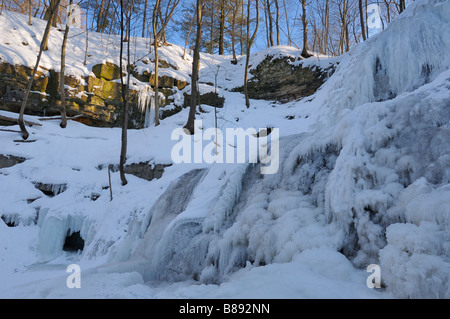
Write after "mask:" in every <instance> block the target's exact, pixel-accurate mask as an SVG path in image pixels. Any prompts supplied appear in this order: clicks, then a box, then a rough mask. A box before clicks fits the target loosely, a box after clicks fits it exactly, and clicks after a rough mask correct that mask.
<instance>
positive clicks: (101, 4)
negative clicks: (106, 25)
mask: <svg viewBox="0 0 450 319" xmlns="http://www.w3.org/2000/svg"><path fill="white" fill-rule="evenodd" d="M104 5H105V0H102V2H101V3H100V12H99V13H98V17H97V32H100V30H101V26H102V17H103V7H104Z"/></svg>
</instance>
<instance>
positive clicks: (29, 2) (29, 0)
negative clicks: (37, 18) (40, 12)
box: [28, 0, 33, 25]
mask: <svg viewBox="0 0 450 319" xmlns="http://www.w3.org/2000/svg"><path fill="white" fill-rule="evenodd" d="M28 7H29V12H28V25H32V23H31V11H33V6H32V3H31V0H28Z"/></svg>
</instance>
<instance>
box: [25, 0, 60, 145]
mask: <svg viewBox="0 0 450 319" xmlns="http://www.w3.org/2000/svg"><path fill="white" fill-rule="evenodd" d="M59 2H60V0H56V3H55V6H54V7H58V5H59ZM54 13H55V11H54V10H52V11H51V12H50V16H49V19H48V21H47V26H46V27H45V31H44V35H43V37H42V41H41V46H40V48H39V53H38V56H37V59H36V64H35V66H34V69H33V73H32V74H31V77H30V79H29V80H28V84H27V89H26V91H25V96H24V98H23V101H22V105H21V106H20V112H19V119H18V123H19V127H20V131H21V133H22V138H23V139H24V140H26V139H27V138H28V136H30V134H29V133H28V131H27V129H26V127H25V122H24V120H23V114H24V112H25V108H26V106H27V101H28V96H29V95H30V91H31V86H32V85H33V81H34V77H35V75H36V72H37V69H38V67H39V62H40V61H41V56H42V52H43V51H45V50H44V47H45V39H48V36H49V34H50V28H51V26H52V17H53V14H54Z"/></svg>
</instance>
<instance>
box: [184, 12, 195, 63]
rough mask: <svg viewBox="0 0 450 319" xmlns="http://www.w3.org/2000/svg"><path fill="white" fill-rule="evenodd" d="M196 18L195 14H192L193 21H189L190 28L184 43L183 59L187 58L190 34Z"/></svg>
mask: <svg viewBox="0 0 450 319" xmlns="http://www.w3.org/2000/svg"><path fill="white" fill-rule="evenodd" d="M194 18H195V14H194V15H192V19H191V21H189V30H188V34H187V36H186V41H185V43H184V51H183V60H184V59H186V47H187V45H188V43H189V36H190V35H191V30H192V25H193V24H194Z"/></svg>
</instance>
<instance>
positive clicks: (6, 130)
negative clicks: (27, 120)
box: [0, 128, 22, 133]
mask: <svg viewBox="0 0 450 319" xmlns="http://www.w3.org/2000/svg"><path fill="white" fill-rule="evenodd" d="M0 131H2V132H12V133H22V132H21V131H16V130H8V129H5V128H0Z"/></svg>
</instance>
